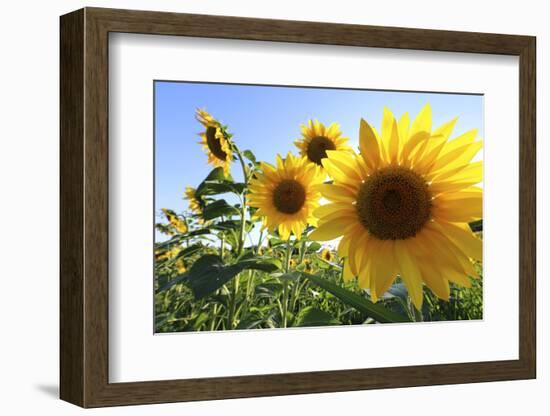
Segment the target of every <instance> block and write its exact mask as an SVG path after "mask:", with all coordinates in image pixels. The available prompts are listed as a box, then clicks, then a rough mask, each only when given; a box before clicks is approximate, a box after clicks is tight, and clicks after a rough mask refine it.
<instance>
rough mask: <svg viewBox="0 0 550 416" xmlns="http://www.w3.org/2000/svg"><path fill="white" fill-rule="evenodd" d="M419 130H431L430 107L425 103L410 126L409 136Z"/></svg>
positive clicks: (428, 131) (429, 131)
mask: <svg viewBox="0 0 550 416" xmlns="http://www.w3.org/2000/svg"><path fill="white" fill-rule="evenodd" d="M419 132H426V133H431V132H432V108H431V107H430V105H429V104H426V105H425V106H424V107H423V108H422V110H420V113H419V114H418V116H416V119H415V120H414V121H413V123H412V126H411V137H412V136H414V135H415V134H417V133H419Z"/></svg>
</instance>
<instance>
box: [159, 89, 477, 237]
mask: <svg viewBox="0 0 550 416" xmlns="http://www.w3.org/2000/svg"><path fill="white" fill-rule="evenodd" d="M426 103H430V104H431V106H432V112H433V119H434V126H438V125H439V124H441V123H443V122H446V121H448V120H450V119H452V118H454V117H456V116H458V117H459V119H458V123H457V125H456V128H455V131H454V134H453V135H458V134H461V133H463V132H465V131H467V130H470V129H473V128H477V129H479V132H480V136H481V137H483V97H482V96H479V95H462V94H434V93H417V92H391V91H372V90H345V89H320V88H301V87H300V88H296V87H271V86H256V85H231V84H203V83H186V82H165V81H156V82H155V109H154V111H155V209H156V213H157V219H158V218H160V217H159V216H158V213H159V210H160V208H163V207H166V208H170V209H173V210H174V211H176V212H182V211H185V210H186V209H187V201H185V200H184V199H183V192H184V190H185V187H186V186H187V185H191V186H193V187H196V186H197V185H198V184H199V183H200V182H201V181H202V180H203V179H204V177H205V176H206V175H207V174H208V172H210V170H211V169H212V167H211V166H210V165H208V164H207V163H206V155H205V154H204V152H203V150H202V148H201V146H200V145H199V144H197V142H198V141H199V139H200V138H199V136H198V133H199V132H201V129H202V126H201V125H200V124H199V123H198V122H197V121H196V120H195V109H196V108H198V107H200V108H206V109H207V111H209V112H210V113H211V114H212V115H213V116H214V117H216V118H217V119H218V120H220V121H221V122H222V124H226V125H228V126H229V131H230V132H232V133H233V134H234V140H236V141H237V144H238V146H239V147H240V148H241V149H242V150H245V149H251V150H252V151H253V152H254V153H255V155H256V157H257V158H258V160H263V161H267V162H270V163H273V162H274V159H275V155H276V154H277V153H281V154H286V153H287V152H288V151H289V150H292V151H293V152H296V148H295V146H294V144H293V141H294V140H295V139H296V138H298V137H300V124H302V123H306V122H307V120H308V119H310V118H317V119H318V120H319V121H321V122H323V123H325V125H327V124H330V123H332V122H338V123H339V124H340V126H341V130H342V132H343V133H344V135H345V136H347V137H349V138H350V143H351V144H352V146H354V147H356V146H357V143H358V131H359V120H360V118H361V117H362V118H364V119H365V120H367V121H368V122H369V123H371V124H374V125H375V126H376V127H377V128H378V129H379V127H380V123H381V120H382V111H383V108H384V106H387V107H389V108H390V110H392V111H393V113H394V114H395V115H396V116H397V117H399V116H401V114H402V113H404V112H409V115H410V116H411V119H412V118H414V117H415V116H416V114H417V113H418V112H419V111H420V109H421V108H422V107H423V106H424V105H425V104H426ZM233 166H234V169H232V174H233V176H234V178H235V179H237V180H238V179H239V178H241V175H240V172H239V166H238V165H237V164H233ZM157 238H159V239H160V236H157Z"/></svg>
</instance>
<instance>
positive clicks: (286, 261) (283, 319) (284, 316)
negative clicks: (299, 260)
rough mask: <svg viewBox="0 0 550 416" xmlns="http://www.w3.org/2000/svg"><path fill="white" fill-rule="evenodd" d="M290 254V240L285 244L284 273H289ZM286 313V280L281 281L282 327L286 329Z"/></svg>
mask: <svg viewBox="0 0 550 416" xmlns="http://www.w3.org/2000/svg"><path fill="white" fill-rule="evenodd" d="M291 253H292V244H291V242H290V238H289V239H288V241H287V242H286V257H285V273H288V272H289V271H290V258H291ZM287 312H288V279H287V278H285V279H283V312H282V315H283V316H282V326H283V328H286V327H287V323H288V322H287Z"/></svg>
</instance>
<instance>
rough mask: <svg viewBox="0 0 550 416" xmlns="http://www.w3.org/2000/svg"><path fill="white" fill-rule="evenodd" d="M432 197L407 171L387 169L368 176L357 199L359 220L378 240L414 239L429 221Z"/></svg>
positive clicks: (426, 185)
mask: <svg viewBox="0 0 550 416" xmlns="http://www.w3.org/2000/svg"><path fill="white" fill-rule="evenodd" d="M431 201H432V195H431V193H430V190H429V189H428V184H427V183H426V181H425V180H424V179H423V178H422V177H421V176H419V175H418V174H416V173H415V172H413V171H412V170H410V169H406V168H402V167H388V168H383V169H380V170H378V171H377V172H375V173H373V174H371V176H370V177H369V178H368V179H367V181H366V182H365V183H364V184H363V185H362V186H361V189H360V190H359V193H358V196H357V205H356V207H357V213H358V215H359V221H360V222H361V224H363V226H364V227H365V228H366V229H367V230H368V231H369V232H370V233H371V234H372V235H374V236H375V237H376V238H378V239H380V240H404V239H407V238H410V237H414V236H415V235H416V234H417V233H418V232H419V231H420V230H421V229H422V227H423V226H424V224H425V223H426V222H427V221H428V220H429V219H430V211H431V206H432V202H431Z"/></svg>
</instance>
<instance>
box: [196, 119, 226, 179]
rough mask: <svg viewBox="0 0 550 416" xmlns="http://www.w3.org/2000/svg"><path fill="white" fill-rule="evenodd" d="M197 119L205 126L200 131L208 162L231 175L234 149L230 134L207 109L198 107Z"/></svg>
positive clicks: (201, 142)
mask: <svg viewBox="0 0 550 416" xmlns="http://www.w3.org/2000/svg"><path fill="white" fill-rule="evenodd" d="M196 119H197V121H198V122H199V123H201V124H202V125H203V126H204V127H205V129H206V130H205V131H203V132H202V133H199V136H200V137H201V141H200V142H199V143H200V144H202V146H203V149H204V151H205V152H206V154H207V155H208V163H210V164H211V165H212V166H214V167H222V168H223V171H224V173H225V175H226V176H227V175H229V168H230V166H231V161H232V160H233V151H232V149H231V143H230V141H229V136H228V135H227V132H225V130H224V128H223V127H222V125H221V123H220V122H219V121H218V120H216V119H215V118H214V117H212V115H211V114H210V113H208V112H207V111H206V110H202V109H197V112H196Z"/></svg>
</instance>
